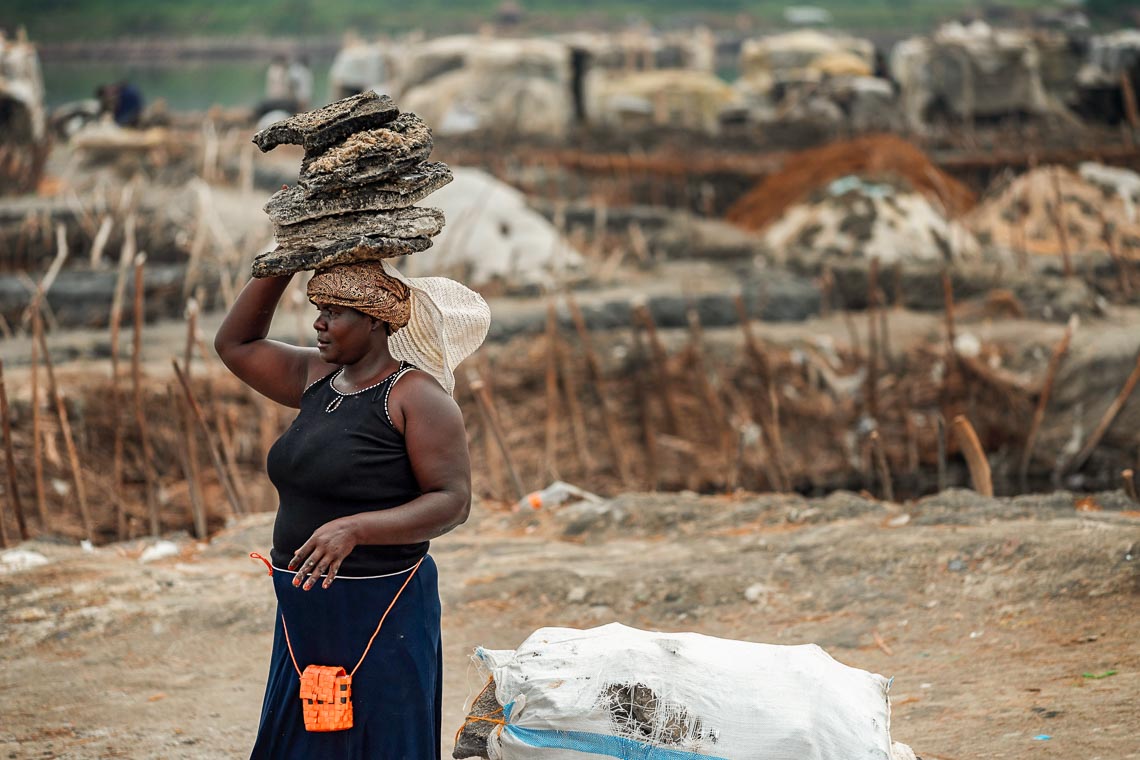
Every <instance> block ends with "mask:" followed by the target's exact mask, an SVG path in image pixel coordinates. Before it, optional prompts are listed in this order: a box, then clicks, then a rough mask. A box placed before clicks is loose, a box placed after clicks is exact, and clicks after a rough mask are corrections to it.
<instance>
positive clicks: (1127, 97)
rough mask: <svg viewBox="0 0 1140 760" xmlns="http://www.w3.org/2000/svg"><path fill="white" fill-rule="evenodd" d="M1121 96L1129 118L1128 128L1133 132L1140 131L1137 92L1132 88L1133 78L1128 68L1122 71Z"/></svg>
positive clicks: (1139, 110)
mask: <svg viewBox="0 0 1140 760" xmlns="http://www.w3.org/2000/svg"><path fill="white" fill-rule="evenodd" d="M1120 94H1121V96H1122V98H1123V100H1124V113H1125V115H1126V116H1127V117H1128V126H1130V127H1131V128H1132V130H1133V131H1135V130H1137V129H1140V109H1137V107H1136V90H1135V88H1133V86H1132V77H1131V76H1129V74H1128V69H1127V68H1121V70H1120Z"/></svg>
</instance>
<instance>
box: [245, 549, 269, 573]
mask: <svg viewBox="0 0 1140 760" xmlns="http://www.w3.org/2000/svg"><path fill="white" fill-rule="evenodd" d="M249 556H250V558H251V559H259V560H261V561H262V562H264V563H265V567H266V569H268V570H269V574H270V575H273V563H271V562H270V561H269V560H267V559H266V558H265V557H263V556H261V555H260V554H258V553H257V552H250V553H249Z"/></svg>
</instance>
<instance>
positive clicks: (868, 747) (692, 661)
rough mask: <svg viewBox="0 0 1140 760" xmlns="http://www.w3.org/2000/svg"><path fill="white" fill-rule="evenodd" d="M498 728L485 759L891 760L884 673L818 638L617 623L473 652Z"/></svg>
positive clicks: (547, 631)
mask: <svg viewBox="0 0 1140 760" xmlns="http://www.w3.org/2000/svg"><path fill="white" fill-rule="evenodd" d="M476 657H477V659H478V660H479V662H480V663H481V665H482V666H484V667H486V668H487V669H488V670H489V671H490V672H491V673H492V674H493V675H494V678H495V685H496V696H497V697H498V699H499V702H500V704H502V705H503V706H504V710H503V712H504V716H505V718H506V725H504V726H503V727H502V730H498V729H496V730H494V731H492V732H491V737H490V740H489V742H488V754H489V755H490V757H491V758H492V760H538V759H539V758H541V759H542V760H582V758H586V757H623V758H625V757H637V758H647V759H649V758H651V759H652V760H702V759H703V758H724V759H725V760H748V759H749V758H764V760H846V759H849V758H860V760H891V759H892V758H902V757H907V756H908V755H906V754H905V753H904V752H902V751H901V745H900V750H899V751H898V752H897V753H896V754H892V748H891V738H890V703H889V701H888V699H887V689H888V686H889V682H888V681H887V679H886V678H884V677H883V676H880V675H877V674H875V673H869V672H867V671H864V670H858V669H856V668H851V667H848V666H846V665H843V664H841V663H839V662H837V661H835V660H834V659H832V658H831V657H830V656H829V655H828V654H827V653H826V652H824V651H823V650H822V649H820V648H819V647H818V646H815V645H812V644H808V645H801V646H776V645H770V644H754V643H749V642H744V641H732V640H727V639H718V638H714V637H711V636H704V635H701V634H696V633H657V632H650V631H640V630H637V629H634V628H628V627H626V626H623V625H620V624H618V623H611V624H610V625H606V626H602V627H599V628H593V629H590V630H584V631H582V630H576V629H572V628H541V629H539V630H538V631H536V632H535V633H533V634H532V635H531V636H530V637H529V638H528V639H527V640H526V641H524V642H523V643H522V645H521V646H520V647H519V648H518V649H517V650H516V651H509V650H507V651H503V650H486V649H479V650H477V652H476Z"/></svg>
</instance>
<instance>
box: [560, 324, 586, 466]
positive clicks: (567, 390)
mask: <svg viewBox="0 0 1140 760" xmlns="http://www.w3.org/2000/svg"><path fill="white" fill-rule="evenodd" d="M556 348H557V354H558V372H559V376H560V377H561V379H562V395H563V398H564V399H565V401H566V410H567V411H568V412H569V413H570V434H571V435H572V436H573V437H574V454H575V456H576V457H577V458H578V466H579V468H580V469H581V471H582V472H584V473H586V474H590V473H593V472H594V467H595V466H596V465H595V462H594V457H593V455H592V454H591V453H590V443H589V437H588V436H587V434H586V415H585V414H584V413H583V412H582V404H581V402H580V401H579V400H578V383H577V381H576V380H575V379H574V368H573V367H572V366H570V349H569V346H568V345H567V344H566V341H564V340H562V339H561V338H560V339H559V341H558V345H557V347H556Z"/></svg>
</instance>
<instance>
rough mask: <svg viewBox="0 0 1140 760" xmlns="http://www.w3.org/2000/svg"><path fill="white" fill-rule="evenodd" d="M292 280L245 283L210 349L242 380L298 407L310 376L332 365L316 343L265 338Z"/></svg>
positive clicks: (283, 402) (271, 396)
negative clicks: (311, 345) (305, 344)
mask: <svg viewBox="0 0 1140 760" xmlns="http://www.w3.org/2000/svg"><path fill="white" fill-rule="evenodd" d="M290 279H292V278H291V277H290V276H284V277H266V278H261V279H258V278H255V279H252V280H250V281H249V282H248V283H246V286H245V287H244V288H242V291H241V293H240V294H239V295H238V297H237V300H236V301H234V305H233V307H232V308H231V309H230V311H229V313H228V314H226V318H225V319H224V320H222V325H221V327H219V328H218V333H217V335H215V336H214V349H215V350H216V351H217V352H218V356H220V357H221V359H222V362H223V363H224V364H225V365H226V366H227V367H229V369H230V371H231V372H233V373H234V374H235V375H237V376H238V378H240V379H241V380H242V382H244V383H245V384H246V385H248V386H250V387H251V388H253V389H254V390H255V391H257V392H258V393H260V394H262V395H263V396H268V397H269V398H271V399H273V400H274V401H276V402H278V403H279V404H284V405H285V406H291V407H293V408H299V407H300V406H301V394H302V393H304V391H305V388H306V386H308V384H309V382H310V379H311V378H313V377H314V376H315V377H320V376H321V375H322V374H327V373H328V372H331V371H333V369H335V367H333V366H332V365H327V364H325V362H323V361H321V359H320V356H319V354H318V353H317V349H315V348H300V347H298V346H290V345H289V344H287V343H281V342H279V341H275V340H268V339H267V338H266V336H267V335H268V334H269V325H270V323H272V322H273V312H274V311H276V309H277V303H278V301H280V300H281V294H282V293H284V292H285V288H287V287H288V286H289V280H290Z"/></svg>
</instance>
